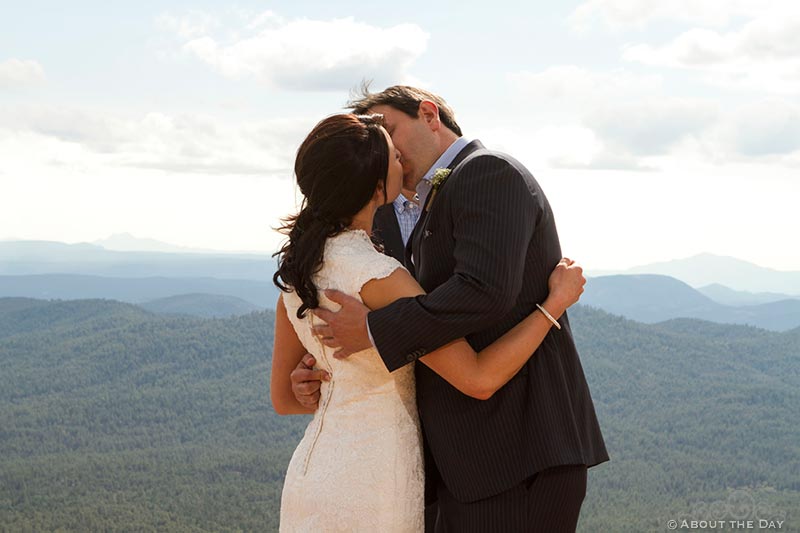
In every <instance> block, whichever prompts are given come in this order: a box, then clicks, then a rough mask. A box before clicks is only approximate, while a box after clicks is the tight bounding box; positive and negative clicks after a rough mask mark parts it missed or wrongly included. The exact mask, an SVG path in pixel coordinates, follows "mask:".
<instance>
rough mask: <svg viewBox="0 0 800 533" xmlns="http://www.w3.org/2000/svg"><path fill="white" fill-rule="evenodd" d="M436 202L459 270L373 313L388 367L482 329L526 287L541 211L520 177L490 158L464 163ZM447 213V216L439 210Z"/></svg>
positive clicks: (502, 161) (371, 323) (372, 329)
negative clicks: (446, 221)
mask: <svg viewBox="0 0 800 533" xmlns="http://www.w3.org/2000/svg"><path fill="white" fill-rule="evenodd" d="M450 179H451V180H457V182H455V181H454V182H451V183H447V184H446V186H445V187H444V188H443V189H442V191H441V192H440V196H439V198H437V199H436V201H437V202H440V205H438V206H436V208H440V209H445V210H449V214H448V216H450V217H451V220H452V225H453V239H454V259H455V268H454V271H453V274H452V276H451V277H450V278H449V279H448V280H447V281H446V282H444V283H443V284H441V285H439V286H438V287H437V288H436V289H435V290H433V291H432V292H430V293H429V294H426V295H422V296H418V297H416V298H402V299H400V300H398V301H396V302H394V303H392V304H391V305H389V306H387V307H384V308H383V309H379V310H376V311H373V312H371V313H370V314H369V316H368V321H369V329H370V332H371V334H372V337H373V339H374V341H375V346H376V347H377V349H378V352H379V353H380V355H381V357H382V358H383V360H384V363H385V364H386V367H387V368H388V369H389V370H390V371H393V370H396V369H397V368H400V367H401V366H403V365H406V364H408V363H410V362H412V361H415V360H416V359H418V358H419V357H422V356H423V355H425V354H427V353H429V352H431V351H433V350H436V349H437V348H439V347H441V346H443V345H445V344H447V343H448V342H450V341H452V340H455V339H458V338H461V337H464V336H466V335H468V334H469V333H473V332H475V331H478V330H482V329H485V328H486V327H487V326H488V325H490V324H492V323H493V322H495V321H496V320H498V319H500V318H501V317H502V316H503V315H505V314H506V313H508V312H509V311H510V310H511V309H512V308H513V306H514V304H515V303H516V300H517V297H518V295H519V293H520V290H521V287H522V283H523V279H522V278H523V272H524V270H525V258H526V251H527V249H528V245H529V243H530V240H531V238H532V237H533V232H534V230H535V227H536V222H537V220H538V218H539V216H540V214H541V211H542V210H541V208H540V207H539V204H538V200H537V198H536V195H535V193H534V189H533V188H532V187H531V186H529V184H528V182H527V181H526V180H525V178H524V177H523V174H522V172H520V170H518V169H517V168H516V167H515V166H514V164H513V163H512V162H510V161H507V160H505V159H503V158H500V157H497V156H494V155H491V154H487V155H481V156H478V157H475V158H473V159H472V160H470V161H468V162H465V164H464V166H463V168H461V169H459V170H458V174H457V175H456V174H455V173H454V175H453V176H451V178H450ZM442 214H445V213H442Z"/></svg>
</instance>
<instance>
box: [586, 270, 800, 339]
mask: <svg viewBox="0 0 800 533" xmlns="http://www.w3.org/2000/svg"><path fill="white" fill-rule="evenodd" d="M581 303H582V304H584V305H590V306H593V307H597V308H599V309H603V310H604V311H608V312H609V313H614V314H618V315H622V316H624V317H626V318H630V319H632V320H636V321H639V322H646V323H655V322H662V321H664V320H669V319H673V318H699V319H702V320H708V321H711V322H718V323H727V324H748V325H752V326H757V327H761V328H765V329H770V330H775V331H785V330H789V329H792V328H796V327H798V326H800V299H787V300H781V301H776V302H769V303H765V304H759V305H740V306H730V305H723V304H720V303H718V302H715V301H714V300H712V299H711V298H709V297H708V296H705V295H704V294H702V293H701V292H699V291H698V290H695V289H693V288H692V287H690V286H689V285H687V284H686V283H684V282H682V281H680V280H677V279H675V278H671V277H669V276H660V275H654V274H639V275H615V276H599V277H593V278H589V279H588V281H587V283H586V291H585V292H584V294H583V295H582V296H581Z"/></svg>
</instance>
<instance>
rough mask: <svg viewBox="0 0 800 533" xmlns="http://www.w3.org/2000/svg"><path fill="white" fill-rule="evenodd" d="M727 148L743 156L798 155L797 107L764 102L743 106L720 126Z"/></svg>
mask: <svg viewBox="0 0 800 533" xmlns="http://www.w3.org/2000/svg"><path fill="white" fill-rule="evenodd" d="M719 136H720V140H721V142H722V143H723V144H724V145H725V146H726V147H727V149H728V150H729V151H731V152H733V153H735V154H740V155H742V156H745V157H768V156H788V157H787V162H788V161H791V160H794V159H796V158H797V157H798V156H800V106H798V105H797V104H795V103H791V102H788V101H785V100H764V101H760V102H754V103H752V104H748V105H746V106H743V107H742V108H740V109H738V110H736V112H735V113H732V114H731V117H730V118H729V119H728V120H726V121H725V122H724V123H723V124H722V125H721V126H720V133H719Z"/></svg>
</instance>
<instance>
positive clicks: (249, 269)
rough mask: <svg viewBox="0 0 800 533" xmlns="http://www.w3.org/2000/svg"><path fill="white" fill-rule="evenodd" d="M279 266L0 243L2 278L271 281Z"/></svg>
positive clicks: (253, 259)
mask: <svg viewBox="0 0 800 533" xmlns="http://www.w3.org/2000/svg"><path fill="white" fill-rule="evenodd" d="M275 266H276V262H275V259H274V258H272V257H270V256H268V255H257V254H224V253H208V254H206V253H167V252H148V251H144V252H130V251H128V252H120V251H114V250H106V249H105V248H103V247H101V246H97V245H94V244H88V243H83V244H64V243H60V242H47V241H11V242H0V275H30V274H83V275H95V276H111V277H126V278H137V277H153V276H161V277H170V278H199V277H208V278H224V279H247V280H257V281H270V280H271V279H272V274H273V273H274V272H275Z"/></svg>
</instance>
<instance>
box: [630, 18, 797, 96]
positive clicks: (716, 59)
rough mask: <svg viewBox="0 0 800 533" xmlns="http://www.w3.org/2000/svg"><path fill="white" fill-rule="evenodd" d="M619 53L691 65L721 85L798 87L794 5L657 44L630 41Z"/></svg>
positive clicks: (762, 89)
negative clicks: (728, 26)
mask: <svg viewBox="0 0 800 533" xmlns="http://www.w3.org/2000/svg"><path fill="white" fill-rule="evenodd" d="M623 59H625V60H627V61H632V62H637V63H642V64H645V65H650V66H662V67H672V68H680V69H688V70H693V71H696V72H698V73H700V74H701V76H703V77H704V78H705V80H706V81H708V82H710V83H713V84H716V85H720V86H723V87H726V88H738V89H748V90H756V91H760V92H766V93H796V92H798V91H800V11H798V10H796V9H794V10H786V11H781V10H769V12H764V13H763V14H761V15H760V16H758V17H756V18H754V19H753V20H751V21H749V22H748V23H746V24H745V25H743V26H742V27H741V28H739V29H737V30H733V31H727V32H720V31H717V30H710V29H704V28H694V29H691V30H688V31H686V32H684V33H682V34H681V35H679V36H678V37H676V38H675V39H673V40H672V41H671V42H668V43H666V44H664V45H662V46H651V45H650V44H636V45H631V46H628V47H626V48H625V50H624V51H623Z"/></svg>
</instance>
